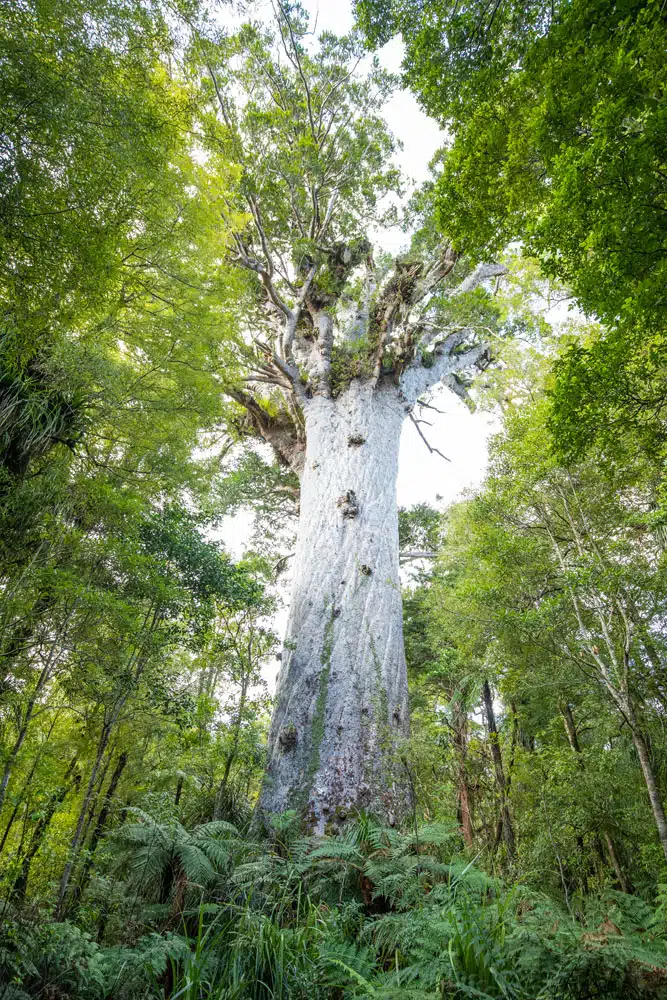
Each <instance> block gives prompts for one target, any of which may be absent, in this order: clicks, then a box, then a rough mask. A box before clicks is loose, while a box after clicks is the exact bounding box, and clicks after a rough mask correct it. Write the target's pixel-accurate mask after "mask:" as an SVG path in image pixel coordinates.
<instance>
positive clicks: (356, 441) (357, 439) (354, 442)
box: [347, 434, 366, 448]
mask: <svg viewBox="0 0 667 1000" xmlns="http://www.w3.org/2000/svg"><path fill="white" fill-rule="evenodd" d="M365 443H366V438H365V437H362V436H361V434H350V436H349V438H348V439H347V446H348V448H360V447H361V445H362V444H365Z"/></svg>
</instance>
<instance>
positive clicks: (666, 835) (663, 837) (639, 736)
mask: <svg viewBox="0 0 667 1000" xmlns="http://www.w3.org/2000/svg"><path fill="white" fill-rule="evenodd" d="M631 724H632V723H631ZM632 742H633V743H634V745H635V750H636V751H637V756H638V757H639V763H640V765H641V769H642V774H643V775H644V781H645V782H646V789H647V791H648V797H649V799H650V801H651V809H652V811H653V818H654V820H655V825H656V827H657V830H658V837H659V839H660V843H661V845H662V850H663V854H664V855H665V858H667V818H666V817H665V810H664V808H663V805H662V800H661V798H660V792H659V791H658V783H657V781H656V777H655V772H654V770H653V764H652V762H651V755H650V754H649V752H648V747H647V745H646V740H645V738H644V734H643V733H642V732H641V730H640V729H639V728H638V727H636V726H635V725H632Z"/></svg>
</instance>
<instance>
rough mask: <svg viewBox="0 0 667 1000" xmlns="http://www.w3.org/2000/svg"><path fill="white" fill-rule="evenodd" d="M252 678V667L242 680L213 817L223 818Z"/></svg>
mask: <svg viewBox="0 0 667 1000" xmlns="http://www.w3.org/2000/svg"><path fill="white" fill-rule="evenodd" d="M249 679H250V668H248V670H247V671H246V672H244V674H243V680H242V681H241V694H240V697H239V706H238V711H237V713H236V720H235V722H234V735H233V737H232V745H231V748H230V751H229V753H228V754H227V760H226V761H225V771H224V774H223V776H222V780H221V781H220V784H219V786H218V791H217V794H216V796H215V805H214V807H213V819H221V818H222V808H223V802H224V796H225V791H226V790H227V784H228V782H229V775H230V774H231V770H232V767H233V766H234V762H235V761H236V757H237V755H238V751H239V741H240V739H241V726H242V724H243V711H244V709H245V703H246V698H247V695H248V683H249Z"/></svg>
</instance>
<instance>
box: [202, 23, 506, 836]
mask: <svg viewBox="0 0 667 1000" xmlns="http://www.w3.org/2000/svg"><path fill="white" fill-rule="evenodd" d="M307 28H308V25H307V20H306V18H305V17H304V15H303V13H302V12H301V10H300V9H299V8H298V7H293V8H289V9H288V8H287V7H282V8H281V12H280V16H279V19H278V24H277V26H276V29H275V31H274V32H273V33H270V32H265V31H262V30H260V29H258V28H253V27H246V28H244V29H243V30H242V31H241V32H240V33H239V34H237V35H235V36H233V37H231V38H227V39H224V40H222V41H221V42H219V43H218V44H216V45H213V44H208V43H202V44H201V45H200V46H199V50H198V51H196V52H195V57H198V58H199V60H200V64H202V68H203V72H205V73H206V74H208V78H209V86H210V90H211V99H212V103H213V105H214V106H216V111H217V115H218V117H219V118H220V119H221V120H222V122H223V123H224V124H225V125H226V126H227V130H228V135H227V146H226V149H227V150H228V155H233V156H234V157H235V158H236V159H237V160H238V161H239V163H240V164H241V168H242V175H241V180H240V188H241V192H242V195H243V204H244V206H245V208H246V210H247V213H248V217H249V221H248V224H247V226H246V227H245V228H244V229H243V230H241V231H237V233H236V236H235V243H236V254H235V260H236V263H237V265H238V266H239V267H240V268H242V269H245V270H246V271H248V272H250V273H251V274H253V275H255V276H256V282H257V307H256V308H255V310H254V312H253V313H252V314H251V315H250V316H248V328H249V333H250V334H251V336H252V341H253V346H252V350H249V351H248V364H249V369H248V377H247V380H246V382H245V383H244V384H242V385H239V386H238V388H237V389H235V390H234V391H232V392H231V394H230V395H231V396H232V398H233V399H234V400H235V402H236V403H237V404H238V407H239V411H238V412H239V418H238V419H239V421H240V423H241V429H242V430H245V431H247V432H249V433H253V434H255V435H256V436H259V437H261V438H263V439H264V440H265V441H267V442H268V443H269V444H271V445H272V446H273V447H274V449H275V451H276V453H277V454H278V456H279V458H280V459H281V461H282V462H284V463H285V464H287V465H289V466H290V467H291V468H292V469H293V470H294V472H296V473H297V475H298V476H299V479H300V496H301V505H300V520H299V534H298V544H297V551H296V555H295V558H294V562H293V565H292V571H293V574H294V581H295V582H294V591H293V595H292V601H291V606H290V615H289V622H288V626H287V636H286V640H285V644H284V649H283V653H282V668H281V673H280V679H279V685H278V693H277V698H276V706H275V711H274V716H273V721H272V726H271V734H270V739H269V760H268V768H267V775H266V781H265V783H264V786H263V790H262V794H261V797H260V803H259V815H260V816H263V815H266V814H271V813H278V812H282V811H284V810H286V809H288V808H296V809H298V810H299V812H300V813H301V814H302V816H304V817H305V818H306V820H307V823H308V825H309V826H311V827H312V828H314V829H317V830H320V831H322V830H324V829H325V827H328V826H329V825H331V824H332V825H336V824H338V823H339V822H340V821H341V820H343V819H344V818H345V817H346V816H347V815H349V814H350V813H352V812H353V811H354V810H357V809H363V808H366V809H371V810H373V811H374V812H377V813H378V814H380V815H383V816H384V817H385V818H388V819H390V820H392V821H393V820H395V819H397V818H398V817H399V816H400V815H401V814H402V813H404V811H405V809H406V805H407V799H408V792H407V781H406V778H405V775H404V774H402V768H401V765H400V764H397V762H396V760H395V759H394V756H393V752H392V751H393V749H395V747H396V745H397V742H399V741H400V740H401V739H402V738H403V737H404V736H405V734H406V733H407V727H408V705H407V682H406V670H405V657H404V651H403V636H402V619H401V593H400V580H399V560H398V517H397V508H396V471H397V460H398V447H399V440H400V435H401V429H402V427H403V423H404V421H405V419H406V417H407V416H408V415H409V414H410V413H411V411H412V409H413V407H414V405H415V403H416V401H417V400H418V399H419V398H420V397H421V396H422V395H423V394H424V393H426V392H427V391H428V390H429V389H430V388H432V387H433V386H435V385H436V384H438V383H439V382H443V381H444V382H445V383H446V384H448V385H449V386H450V387H451V388H452V389H453V390H454V391H456V392H458V393H459V394H463V393H464V391H465V386H464V381H463V379H462V378H461V377H460V376H461V375H463V374H465V373H472V372H473V371H474V370H475V369H476V368H483V367H484V365H485V363H486V361H487V359H488V350H487V346H486V344H484V343H481V342H480V341H479V339H478V337H477V333H476V330H475V328H474V327H472V326H471V325H469V324H461V323H460V322H458V317H457V318H455V310H454V309H453V308H452V311H451V313H448V308H447V305H448V301H449V302H451V303H452V306H453V300H454V299H456V297H458V296H461V295H463V294H464V293H466V292H468V291H472V290H473V289H474V288H476V287H477V286H478V285H480V284H481V283H482V282H484V281H485V280H486V279H487V278H489V277H491V276H493V275H498V274H500V273H502V270H503V269H502V268H501V267H499V266H497V265H489V266H480V267H478V268H477V269H476V270H474V271H472V272H471V273H468V274H467V276H466V277H463V280H462V281H461V282H460V283H459V284H457V285H454V284H451V283H448V282H447V279H448V276H449V275H450V274H451V272H452V271H453V269H454V267H455V265H456V263H457V256H456V254H455V253H454V252H453V251H452V250H451V248H450V247H448V246H447V245H435V246H433V245H431V246H430V247H426V246H422V247H420V248H418V249H417V250H416V251H415V252H414V254H412V255H410V256H409V257H408V258H406V259H402V260H398V261H396V262H395V264H394V266H393V267H391V268H385V269H384V271H383V269H382V268H380V267H379V266H378V265H376V263H375V261H374V257H373V253H372V246H371V243H370V240H369V235H370V233H371V229H372V227H373V226H375V225H378V224H379V223H381V221H382V216H383V213H382V208H383V198H384V196H385V195H387V194H388V193H389V192H391V191H394V190H395V189H396V187H397V180H398V179H397V176H396V171H395V169H394V168H393V167H392V165H391V161H390V157H391V153H392V149H393V141H392V138H391V136H390V135H389V133H388V131H387V128H386V126H385V124H384V122H383V121H382V119H381V118H380V117H379V112H380V109H381V107H382V104H383V103H384V101H385V99H386V98H387V96H388V95H389V93H390V91H391V87H392V84H393V81H392V79H391V78H389V77H388V76H387V75H386V74H384V73H383V72H382V71H381V70H380V69H379V67H378V65H377V63H373V65H372V67H371V70H370V72H369V73H368V74H367V75H366V76H365V77H361V76H360V75H359V74H358V72H357V67H358V63H359V61H360V59H361V55H362V50H361V48H360V45H359V43H358V41H357V40H356V39H355V38H352V37H349V38H335V37H334V36H332V35H330V34H325V35H323V36H322V37H321V38H320V40H319V46H318V47H317V48H316V49H314V50H311V49H310V48H309V46H308V45H307ZM239 207H240V206H239ZM463 274H465V271H464V272H463Z"/></svg>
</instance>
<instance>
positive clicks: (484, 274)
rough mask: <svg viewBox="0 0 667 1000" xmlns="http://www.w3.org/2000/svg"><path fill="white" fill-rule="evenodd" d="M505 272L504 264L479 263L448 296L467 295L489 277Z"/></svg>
mask: <svg viewBox="0 0 667 1000" xmlns="http://www.w3.org/2000/svg"><path fill="white" fill-rule="evenodd" d="M503 274H507V268H506V267H503V265H502V264H478V265H477V267H476V268H475V269H474V271H471V272H470V274H469V275H468V277H467V278H464V279H463V281H462V282H461V283H460V284H459V285H457V286H456V288H453V289H452V291H451V292H450V293H449V296H448V298H450V299H454V298H456V297H457V296H459V295H465V293H466V292H472V291H473V289H475V288H477V286H478V285H481V283H482V282H483V281H486V280H487V278H497V277H500V276H501V275H503Z"/></svg>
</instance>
